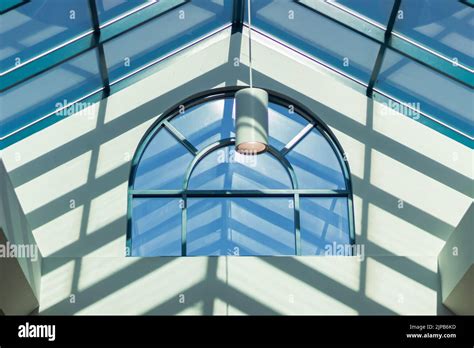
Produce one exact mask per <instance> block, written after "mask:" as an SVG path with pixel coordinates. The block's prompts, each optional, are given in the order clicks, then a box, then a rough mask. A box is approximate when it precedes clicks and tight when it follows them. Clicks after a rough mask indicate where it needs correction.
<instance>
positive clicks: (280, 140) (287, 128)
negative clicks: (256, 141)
mask: <svg viewBox="0 0 474 348" xmlns="http://www.w3.org/2000/svg"><path fill="white" fill-rule="evenodd" d="M292 110H293V109H290V108H288V107H284V106H281V105H277V104H273V103H270V104H269V105H268V142H269V143H270V145H272V146H273V147H275V148H276V149H277V150H281V149H283V148H284V147H285V145H286V144H288V143H289V142H290V140H292V139H293V138H294V137H295V136H296V135H298V133H299V132H300V131H301V130H303V128H304V127H306V126H307V125H308V124H309V122H308V121H307V120H306V119H305V118H303V117H302V116H300V115H298V114H297V113H295V112H294V110H293V111H292Z"/></svg>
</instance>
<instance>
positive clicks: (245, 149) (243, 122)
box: [235, 0, 268, 155]
mask: <svg viewBox="0 0 474 348" xmlns="http://www.w3.org/2000/svg"><path fill="white" fill-rule="evenodd" d="M250 2H251V0H248V1H247V9H248V22H249V80H250V81H249V82H250V86H249V88H245V89H241V90H240V91H238V92H237V93H236V94H235V128H236V139H235V149H236V151H237V152H238V153H240V154H243V155H256V154H259V153H262V152H265V151H266V150H267V147H268V93H267V92H266V91H265V90H263V89H260V88H253V81H252V20H251V11H250Z"/></svg>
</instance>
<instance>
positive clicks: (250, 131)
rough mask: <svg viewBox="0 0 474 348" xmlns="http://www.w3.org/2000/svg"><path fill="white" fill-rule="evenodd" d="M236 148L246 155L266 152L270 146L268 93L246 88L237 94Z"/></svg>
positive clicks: (258, 89)
mask: <svg viewBox="0 0 474 348" xmlns="http://www.w3.org/2000/svg"><path fill="white" fill-rule="evenodd" d="M235 128H236V140H235V148H236V150H237V152H239V153H240V154H244V155H255V154H259V153H262V152H264V151H266V149H267V146H268V93H267V92H266V91H265V90H263V89H260V88H245V89H241V90H240V91H238V92H237V93H236V94H235Z"/></svg>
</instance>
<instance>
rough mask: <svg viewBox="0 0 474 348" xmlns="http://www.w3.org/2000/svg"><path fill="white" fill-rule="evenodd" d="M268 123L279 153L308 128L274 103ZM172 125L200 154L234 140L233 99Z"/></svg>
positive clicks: (196, 109)
mask: <svg viewBox="0 0 474 348" xmlns="http://www.w3.org/2000/svg"><path fill="white" fill-rule="evenodd" d="M268 120H269V122H268V138H269V144H270V145H271V146H273V147H275V148H276V149H278V150H281V149H282V148H283V147H284V146H285V145H286V144H288V142H289V141H290V140H292V139H293V138H294V137H295V136H296V135H297V134H298V133H299V132H300V131H301V130H302V129H303V128H304V127H305V126H306V125H307V124H308V121H307V120H306V119H304V118H303V117H302V116H300V115H298V114H297V113H295V112H294V111H290V109H289V108H288V107H285V106H281V105H278V104H274V103H269V105H268ZM171 124H172V125H173V126H174V127H176V129H178V130H179V131H180V132H181V133H182V134H183V135H184V136H185V137H186V139H187V140H188V141H189V142H190V143H191V144H193V145H194V146H195V147H196V148H197V149H199V150H202V149H203V148H204V147H206V146H208V145H210V144H213V143H215V142H217V141H219V140H222V139H228V138H232V137H235V105H234V98H226V99H219V100H213V101H210V102H207V103H204V104H200V105H196V106H193V107H191V108H189V109H188V110H186V111H185V112H184V113H183V114H179V115H177V116H176V117H174V118H173V119H172V120H171Z"/></svg>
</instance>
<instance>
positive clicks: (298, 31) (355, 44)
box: [252, 0, 380, 83]
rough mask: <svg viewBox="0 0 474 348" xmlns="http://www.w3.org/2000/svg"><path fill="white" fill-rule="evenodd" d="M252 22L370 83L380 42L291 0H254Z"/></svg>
mask: <svg viewBox="0 0 474 348" xmlns="http://www.w3.org/2000/svg"><path fill="white" fill-rule="evenodd" d="M252 25H253V26H255V27H256V28H260V29H263V30H264V31H266V32H268V33H270V34H272V35H274V36H276V37H278V38H279V39H282V40H284V41H286V42H288V43H290V44H292V45H293V46H295V47H297V48H299V49H302V50H304V51H306V52H308V53H310V54H311V55H313V56H315V57H316V58H317V59H319V60H322V61H324V62H326V63H327V64H329V65H331V66H333V67H335V68H336V69H338V70H340V71H343V72H344V73H347V74H348V75H350V76H352V77H354V78H356V79H358V80H361V81H363V82H366V83H367V82H368V81H369V79H370V74H371V72H372V67H373V66H374V63H375V58H376V57H377V53H378V50H379V46H380V45H379V44H378V43H376V42H374V41H372V40H369V39H367V38H365V37H363V36H362V35H360V34H357V33H356V32H354V31H353V30H350V29H347V28H345V27H343V26H341V25H340V24H338V23H336V22H335V21H332V20H330V19H328V18H325V17H324V16H322V15H319V14H318V13H316V12H315V11H313V10H311V9H309V8H307V7H304V6H303V5H301V4H298V3H296V2H294V1H290V0H282V1H260V0H259V1H255V0H253V1H252Z"/></svg>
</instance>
